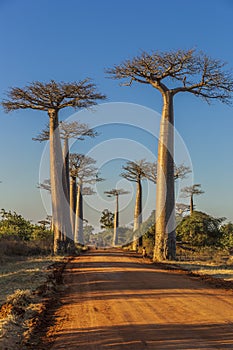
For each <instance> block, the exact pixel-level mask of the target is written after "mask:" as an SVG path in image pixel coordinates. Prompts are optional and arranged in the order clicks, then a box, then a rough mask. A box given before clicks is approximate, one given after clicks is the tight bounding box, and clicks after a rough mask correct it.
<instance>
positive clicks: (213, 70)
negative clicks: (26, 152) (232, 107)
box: [2, 49, 233, 261]
mask: <svg viewBox="0 0 233 350" xmlns="http://www.w3.org/2000/svg"><path fill="white" fill-rule="evenodd" d="M106 73H107V74H108V75H109V76H110V77H111V78H113V79H117V80H123V81H124V84H123V85H124V86H131V85H132V84H133V83H139V84H142V85H144V84H146V85H150V86H152V87H153V88H155V89H156V90H157V91H158V92H159V93H160V94H161V96H162V100H163V108H162V115H161V125H160V136H159V145H158V156H157V159H158V169H157V186H156V232H155V235H156V239H155V248H154V260H158V261H161V260H164V259H168V258H169V259H175V258H176V233H175V193H174V110H173V102H174V97H175V96H176V95H177V94H179V93H184V92H189V93H191V94H193V95H194V96H197V97H201V98H202V99H204V100H205V101H207V102H210V101H211V100H219V101H221V102H223V103H230V102H231V98H232V92H233V77H232V73H231V72H230V71H227V70H226V69H225V63H224V62H222V61H220V60H217V59H212V58H210V57H209V56H207V55H206V54H204V53H202V52H197V51H195V50H194V49H191V50H173V51H168V52H159V51H155V52H151V53H148V52H142V53H141V54H140V55H139V56H136V57H134V58H132V59H128V60H125V61H123V62H122V63H121V64H118V65H115V66H114V67H113V68H110V69H107V70H106ZM104 99H105V95H103V94H101V93H100V92H98V91H97V89H96V86H95V84H93V83H92V82H91V81H90V80H88V79H85V80H82V81H79V82H73V83H64V82H61V83H58V82H55V81H54V80H51V81H50V82H48V83H41V82H38V81H36V82H33V83H31V84H30V85H28V86H25V87H24V88H18V87H13V88H11V89H10V90H9V91H8V93H7V98H6V99H5V100H3V101H2V106H3V108H4V109H5V111H6V112H10V111H13V110H17V109H33V110H42V111H45V112H47V114H48V118H49V142H50V179H51V198H52V215H53V223H54V252H55V253H57V252H58V250H59V245H58V242H59V241H60V240H62V239H63V240H66V238H67V237H69V236H70V232H71V220H70V208H69V205H68V201H67V198H68V187H67V181H64V176H63V171H62V168H63V157H62V147H61V138H60V133H59V128H58V126H59V111H60V110H61V109H64V108H69V107H71V108H75V109H77V108H87V107H91V106H93V105H95V104H96V103H97V101H101V100H104Z"/></svg>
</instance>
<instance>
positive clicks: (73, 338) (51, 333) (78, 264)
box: [44, 250, 233, 350]
mask: <svg viewBox="0 0 233 350" xmlns="http://www.w3.org/2000/svg"><path fill="white" fill-rule="evenodd" d="M64 283H65V290H64V291H63V293H62V295H61V302H62V304H61V306H60V307H59V308H58V309H57V310H56V311H55V315H54V316H55V324H54V325H53V326H51V327H50V329H49V330H48V333H47V340H49V339H50V338H53V339H55V341H54V343H53V346H52V349H53V350H58V349H67V350H73V349H77V350H84V349H85V350H102V349H104V350H118V349H119V350H126V349H127V350H128V349H132V350H139V349H140V350H141V349H159V350H162V349H164V350H170V349H176V350H181V349H189V350H190V349H233V293H232V291H226V290H224V289H214V288H212V287H210V286H208V285H207V284H205V283H204V282H202V281H201V280H198V279H197V278H191V277H189V276H187V275H186V274H184V273H181V272H177V271H169V270H164V269H162V268H158V267H154V266H153V265H152V264H151V263H149V261H143V259H141V258H137V257H133V256H132V254H130V253H123V252H120V251H114V250H112V251H104V250H103V251H90V252H88V253H87V254H86V255H83V256H81V257H78V258H76V259H74V260H73V261H72V262H70V263H69V264H68V266H67V268H66V270H65V275H64ZM44 349H47V347H46V343H45V346H44Z"/></svg>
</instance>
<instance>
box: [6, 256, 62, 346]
mask: <svg viewBox="0 0 233 350" xmlns="http://www.w3.org/2000/svg"><path fill="white" fill-rule="evenodd" d="M63 261H65V259H64V257H52V256H47V257H24V258H23V257H17V258H15V257H7V258H6V259H4V263H2V264H1V266H0V290H1V294H0V306H1V308H0V349H15V350H18V349H22V340H23V339H26V338H27V337H30V332H31V330H32V329H33V326H34V323H35V320H36V319H37V318H38V315H39V314H40V313H42V312H43V310H44V301H43V296H42V295H40V292H39V290H40V289H39V287H41V286H46V289H45V291H46V290H48V292H49V290H51V288H53V286H52V282H53V281H51V282H48V278H50V279H51V276H52V275H51V273H52V272H53V267H51V265H52V264H54V263H55V262H60V263H62V262H63ZM49 284H51V285H49ZM36 290H37V291H38V292H36V293H34V292H35V291H36ZM46 293H47V292H46Z"/></svg>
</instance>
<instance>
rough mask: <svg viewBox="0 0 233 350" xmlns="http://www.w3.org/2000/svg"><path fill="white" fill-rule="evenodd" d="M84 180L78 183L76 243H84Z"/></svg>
mask: <svg viewBox="0 0 233 350" xmlns="http://www.w3.org/2000/svg"><path fill="white" fill-rule="evenodd" d="M82 187H83V185H82V182H81V181H80V182H79V184H78V194H77V205H76V215H75V233H74V241H75V243H79V244H84V238H83V195H82Z"/></svg>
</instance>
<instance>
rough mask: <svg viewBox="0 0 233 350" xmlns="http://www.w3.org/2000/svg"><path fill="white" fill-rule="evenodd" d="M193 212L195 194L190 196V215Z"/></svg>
mask: <svg viewBox="0 0 233 350" xmlns="http://www.w3.org/2000/svg"><path fill="white" fill-rule="evenodd" d="M192 213H193V194H191V197H190V215H192Z"/></svg>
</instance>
